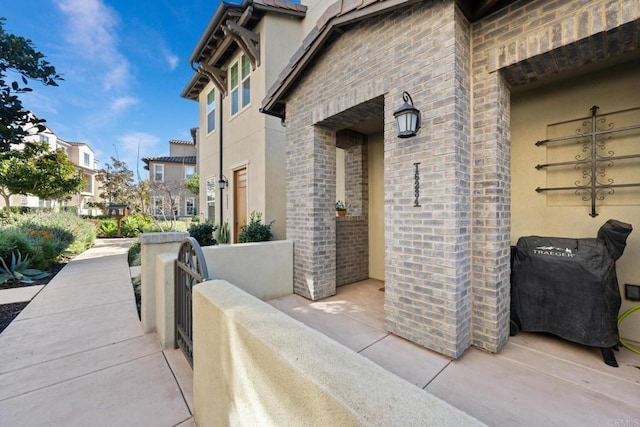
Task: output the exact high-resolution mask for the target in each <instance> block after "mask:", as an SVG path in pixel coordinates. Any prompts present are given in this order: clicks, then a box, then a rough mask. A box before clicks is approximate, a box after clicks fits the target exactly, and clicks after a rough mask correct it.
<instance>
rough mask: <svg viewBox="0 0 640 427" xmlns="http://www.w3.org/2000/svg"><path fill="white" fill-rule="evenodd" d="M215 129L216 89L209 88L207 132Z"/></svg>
mask: <svg viewBox="0 0 640 427" xmlns="http://www.w3.org/2000/svg"><path fill="white" fill-rule="evenodd" d="M214 130H216V91H215V90H214V89H211V91H209V93H208V94H207V133H211V132H213V131H214Z"/></svg>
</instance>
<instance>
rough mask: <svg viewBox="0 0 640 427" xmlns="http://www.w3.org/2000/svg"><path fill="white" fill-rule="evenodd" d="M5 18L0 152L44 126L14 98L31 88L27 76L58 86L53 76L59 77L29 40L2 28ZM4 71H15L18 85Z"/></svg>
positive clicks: (0, 53)
mask: <svg viewBox="0 0 640 427" xmlns="http://www.w3.org/2000/svg"><path fill="white" fill-rule="evenodd" d="M5 20H6V19H5V18H0V152H5V151H8V150H10V148H11V144H19V143H22V142H23V140H24V137H25V136H28V135H33V134H36V133H39V132H43V131H44V130H45V127H44V125H43V123H44V120H42V119H38V118H36V117H35V116H34V115H33V114H32V113H31V112H30V111H27V110H25V109H24V108H23V106H22V101H21V100H20V99H19V98H18V95H19V94H21V93H25V92H30V91H31V90H32V89H31V88H29V87H27V85H28V80H27V79H31V80H36V81H40V82H41V83H43V84H44V85H45V86H58V84H57V83H56V80H62V77H60V76H59V75H58V74H57V73H56V70H55V68H54V67H53V66H52V65H51V64H49V62H47V61H45V60H44V55H43V54H42V53H40V52H38V51H37V50H35V49H34V47H33V43H32V41H31V40H29V39H25V38H24V37H19V36H15V35H13V34H10V33H7V32H5V31H4V27H3V26H4V23H5ZM7 71H13V72H15V73H17V74H19V75H20V77H21V81H22V85H21V84H20V83H19V82H17V81H12V82H11V83H9V82H7V81H6V75H7Z"/></svg>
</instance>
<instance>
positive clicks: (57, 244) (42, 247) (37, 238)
mask: <svg viewBox="0 0 640 427" xmlns="http://www.w3.org/2000/svg"><path fill="white" fill-rule="evenodd" d="M21 231H22V232H26V234H27V236H28V238H29V240H30V242H31V245H32V247H33V251H32V252H31V256H32V257H33V258H32V260H31V265H32V266H33V267H34V268H40V269H47V268H49V267H50V266H51V265H53V264H55V263H56V262H58V261H59V260H60V257H61V255H62V254H63V253H64V252H65V251H66V250H67V248H68V247H69V246H70V245H71V244H72V243H73V240H74V236H73V234H72V233H71V232H69V231H67V230H63V229H61V228H58V227H50V226H46V225H40V224H31V225H30V226H29V230H28V231H27V230H25V229H24V228H21Z"/></svg>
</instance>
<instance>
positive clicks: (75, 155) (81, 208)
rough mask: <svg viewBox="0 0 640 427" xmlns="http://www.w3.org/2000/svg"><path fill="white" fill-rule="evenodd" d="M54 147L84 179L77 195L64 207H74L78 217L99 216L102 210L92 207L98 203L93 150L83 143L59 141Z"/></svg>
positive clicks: (96, 163)
mask: <svg viewBox="0 0 640 427" xmlns="http://www.w3.org/2000/svg"><path fill="white" fill-rule="evenodd" d="M56 147H57V148H58V149H62V150H64V151H65V152H66V153H67V157H69V160H71V163H73V165H74V166H75V167H76V169H78V171H79V172H80V173H81V174H82V178H83V179H84V187H83V188H82V189H81V190H80V192H79V193H77V194H72V195H71V199H70V200H68V201H66V202H65V206H74V207H76V208H77V210H78V214H79V215H91V216H94V215H101V214H102V210H101V209H99V208H97V207H95V206H94V205H93V203H97V202H99V201H100V198H99V196H98V194H99V182H98V181H97V180H96V174H97V173H98V161H97V160H96V159H95V155H94V152H93V150H92V149H91V147H90V146H89V145H88V144H86V143H84V142H66V141H63V140H61V139H58V140H57V141H56Z"/></svg>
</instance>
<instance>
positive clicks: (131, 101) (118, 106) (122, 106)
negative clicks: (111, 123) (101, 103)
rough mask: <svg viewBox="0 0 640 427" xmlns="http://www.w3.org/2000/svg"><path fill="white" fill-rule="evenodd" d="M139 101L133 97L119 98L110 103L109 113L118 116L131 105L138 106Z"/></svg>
mask: <svg viewBox="0 0 640 427" xmlns="http://www.w3.org/2000/svg"><path fill="white" fill-rule="evenodd" d="M139 102H140V101H139V100H138V98H135V97H133V96H121V97H119V98H116V99H114V100H113V101H111V106H110V108H109V111H110V112H111V113H112V114H120V113H122V112H123V111H125V110H126V109H127V108H129V107H131V106H132V105H136V104H138V103H139Z"/></svg>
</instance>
